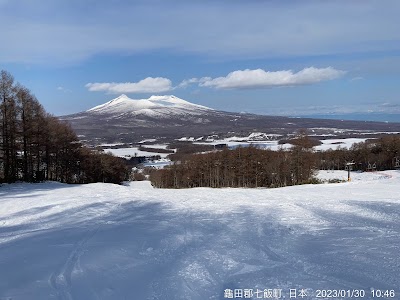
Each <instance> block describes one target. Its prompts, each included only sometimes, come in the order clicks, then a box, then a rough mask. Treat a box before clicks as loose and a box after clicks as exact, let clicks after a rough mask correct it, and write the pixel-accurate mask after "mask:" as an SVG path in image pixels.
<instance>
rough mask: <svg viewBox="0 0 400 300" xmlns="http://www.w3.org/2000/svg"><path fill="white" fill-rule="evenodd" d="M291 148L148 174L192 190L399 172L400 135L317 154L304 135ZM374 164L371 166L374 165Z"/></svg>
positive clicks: (211, 156)
mask: <svg viewBox="0 0 400 300" xmlns="http://www.w3.org/2000/svg"><path fill="white" fill-rule="evenodd" d="M291 143H292V144H293V147H292V148H291V149H290V150H279V151H270V150H262V149H258V148H254V147H247V148H237V149H235V150H228V149H224V150H223V151H218V152H211V153H206V154H195V155H190V156H188V157H186V158H181V160H180V161H179V162H176V163H175V164H174V165H172V166H170V167H169V168H166V169H163V170H157V171H153V172H152V173H151V175H150V180H151V182H152V185H153V186H155V187H159V188H190V187H214V188H218V187H281V186H287V185H297V184H303V183H309V182H317V180H315V179H314V178H313V175H314V172H315V171H316V170H318V169H330V170H333V169H335V170H344V169H345V164H346V162H354V170H359V171H373V170H387V169H394V168H399V169H400V136H398V135H388V136H384V137H382V138H379V139H373V140H367V141H365V142H362V143H357V144H354V145H353V146H352V147H351V148H350V149H347V148H339V149H337V150H328V151H321V152H315V151H313V150H312V148H313V146H314V145H315V143H314V142H313V140H312V139H310V138H309V137H308V136H307V135H306V134H305V132H301V133H300V134H299V135H298V136H297V138H296V139H295V140H291ZM371 166H373V167H371Z"/></svg>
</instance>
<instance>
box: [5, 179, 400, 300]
mask: <svg viewBox="0 0 400 300" xmlns="http://www.w3.org/2000/svg"><path fill="white" fill-rule="evenodd" d="M353 175H354V176H353V181H352V182H350V183H347V182H345V183H338V184H319V185H303V186H295V187H287V188H279V189H209V188H196V189H189V190H161V189H160V190H158V189H153V188H152V187H151V186H150V185H149V183H148V182H137V183H130V184H127V185H125V186H118V185H111V184H102V183H97V184H89V185H64V184H59V183H51V182H49V183H43V184H25V183H20V184H12V185H2V186H0V299H1V300H4V299H12V300H19V299H29V300H36V299H38V300H39V299H40V300H43V299H85V300H90V299H113V300H115V299H117V300H118V299H139V300H141V299H199V300H200V299H201V300H203V299H226V298H224V293H225V296H227V295H229V291H230V290H232V291H234V290H235V289H236V290H242V291H244V290H246V292H247V295H250V291H251V292H252V293H253V297H252V298H251V299H257V298H256V294H255V292H257V289H258V290H262V291H263V290H264V289H281V290H282V291H281V293H282V298H283V297H286V299H289V293H290V292H293V290H294V289H296V291H301V289H304V292H306V293H307V297H306V298H303V299H321V298H317V297H316V295H317V293H318V292H317V290H318V289H341V290H351V291H352V290H363V291H364V292H365V293H366V294H365V297H364V299H372V296H371V293H372V292H371V289H384V290H394V292H395V293H396V298H395V299H399V297H400V290H399V287H400V276H399V271H400V222H399V221H400V196H399V186H400V172H398V171H385V172H377V173H354V174H353ZM319 176H320V177H321V178H325V179H329V178H334V177H337V178H340V177H343V176H345V173H344V172H341V171H337V172H336V173H332V172H329V173H328V172H321V173H320V175H319ZM264 299H265V298H264ZM342 299H350V297H344V298H342Z"/></svg>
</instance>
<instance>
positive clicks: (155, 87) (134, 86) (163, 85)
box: [85, 77, 172, 94]
mask: <svg viewBox="0 0 400 300" xmlns="http://www.w3.org/2000/svg"><path fill="white" fill-rule="evenodd" d="M85 87H87V88H88V90H89V91H91V92H108V93H110V94H121V93H133V94H139V93H162V92H167V91H170V90H171V89H172V82H171V80H169V79H168V78H164V77H155V78H154V77H147V78H145V79H143V80H140V81H138V82H125V83H116V82H111V83H109V82H102V83H99V82H96V83H88V84H86V85H85Z"/></svg>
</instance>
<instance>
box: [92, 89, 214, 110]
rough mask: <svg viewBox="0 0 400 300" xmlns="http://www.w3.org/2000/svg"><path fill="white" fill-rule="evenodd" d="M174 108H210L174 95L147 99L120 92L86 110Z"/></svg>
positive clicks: (155, 96)
mask: <svg viewBox="0 0 400 300" xmlns="http://www.w3.org/2000/svg"><path fill="white" fill-rule="evenodd" d="M171 109H174V110H177V109H178V110H182V109H184V110H188V111H196V110H197V111H198V110H212V109H211V108H208V107H206V106H202V105H198V104H194V103H191V102H189V101H186V100H183V99H181V98H178V97H176V96H174V95H164V96H158V95H153V96H151V97H150V98H148V99H138V100H136V99H131V98H129V97H128V96H127V95H125V94H122V95H120V96H118V97H117V98H114V99H112V100H110V101H108V102H106V103H104V104H101V105H98V106H96V107H93V108H91V109H89V110H88V112H95V113H107V114H108V113H136V114H137V113H140V112H141V113H146V114H148V113H151V114H153V113H152V112H150V110H153V111H157V113H158V114H159V113H162V112H163V111H165V112H167V111H169V112H171Z"/></svg>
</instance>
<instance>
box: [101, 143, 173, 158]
mask: <svg viewBox="0 0 400 300" xmlns="http://www.w3.org/2000/svg"><path fill="white" fill-rule="evenodd" d="M148 147H149V148H152V145H148ZM154 149H156V148H154ZM157 149H163V148H157ZM103 150H104V152H105V153H112V154H113V155H114V156H118V157H123V158H130V157H134V156H156V155H159V156H160V157H162V158H165V157H167V156H168V155H169V154H171V153H158V152H150V151H142V150H139V148H138V147H128V148H116V149H113V148H105V149H103Z"/></svg>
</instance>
